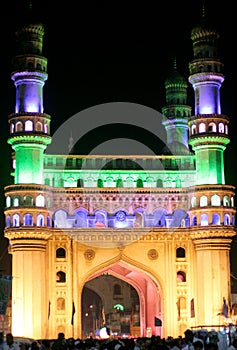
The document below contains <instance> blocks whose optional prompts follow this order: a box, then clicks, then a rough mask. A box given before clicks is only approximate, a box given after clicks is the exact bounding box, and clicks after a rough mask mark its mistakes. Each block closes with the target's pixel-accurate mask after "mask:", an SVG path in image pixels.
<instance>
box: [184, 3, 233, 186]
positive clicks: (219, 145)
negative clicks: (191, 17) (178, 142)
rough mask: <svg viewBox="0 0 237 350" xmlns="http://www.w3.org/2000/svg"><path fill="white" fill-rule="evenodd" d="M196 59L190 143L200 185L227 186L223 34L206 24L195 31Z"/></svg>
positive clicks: (192, 69) (192, 68)
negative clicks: (220, 44)
mask: <svg viewBox="0 0 237 350" xmlns="http://www.w3.org/2000/svg"><path fill="white" fill-rule="evenodd" d="M191 39H192V42H193V53H194V59H193V61H192V62H190V64H189V70H190V77H189V82H190V83H191V84H192V86H193V89H194V97H195V107H194V114H195V115H194V116H193V117H192V118H190V121H189V144H190V145H191V146H192V149H193V151H194V152H195V155H196V170H197V184H224V183H225V177H224V157H223V153H224V150H225V149H226V145H227V144H228V143H229V141H230V140H229V136H228V122H229V121H228V118H227V116H225V115H223V114H221V103H220V88H221V84H222V83H223V81H224V75H223V72H222V70H223V64H222V63H221V61H220V59H219V58H218V39H219V34H218V33H217V31H216V30H215V29H213V28H212V27H210V26H208V25H207V23H206V15H205V9H204V8H203V13H202V20H201V24H200V25H199V26H197V27H195V28H193V30H192V32H191Z"/></svg>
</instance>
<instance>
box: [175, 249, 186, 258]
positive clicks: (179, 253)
mask: <svg viewBox="0 0 237 350" xmlns="http://www.w3.org/2000/svg"><path fill="white" fill-rule="evenodd" d="M176 258H185V249H184V248H182V247H179V248H177V249H176Z"/></svg>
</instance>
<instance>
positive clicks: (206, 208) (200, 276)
mask: <svg viewBox="0 0 237 350" xmlns="http://www.w3.org/2000/svg"><path fill="white" fill-rule="evenodd" d="M191 39H192V42H193V54H194V59H193V60H192V61H191V62H190V64H189V69H190V76H189V82H190V83H191V84H192V86H193V89H194V97H195V101H194V104H195V105H194V116H192V117H191V118H190V120H189V144H190V145H191V146H192V149H193V151H194V152H195V157H196V186H194V187H191V188H190V189H189V191H190V209H189V216H190V222H191V228H190V236H191V238H192V242H193V244H194V255H193V263H194V269H196V272H195V273H196V280H197V285H196V292H194V295H190V299H192V298H193V296H194V300H195V304H196V307H197V308H198V313H197V317H196V320H195V322H196V323H195V324H202V325H216V324H220V322H223V321H221V320H220V316H218V315H219V314H220V311H221V308H222V304H223V298H225V299H226V300H228V301H229V300H230V256H229V252H230V248H231V242H232V237H233V236H234V235H235V219H234V218H235V209H234V205H233V201H234V187H233V186H229V185H225V179H224V159H223V153H224V150H225V148H226V145H227V144H228V143H229V141H230V140H229V136H228V118H227V117H226V116H225V115H222V114H221V103H220V88H221V84H222V82H223V81H224V75H223V73H222V68H223V64H222V63H221V61H220V59H219V58H218V52H217V48H218V39H219V34H218V33H217V31H216V30H215V29H213V28H212V27H210V26H209V25H208V24H207V22H206V16H205V11H204V9H203V13H202V20H201V24H200V25H199V26H196V27H194V28H193V30H192V31H191ZM226 200H227V201H226Z"/></svg>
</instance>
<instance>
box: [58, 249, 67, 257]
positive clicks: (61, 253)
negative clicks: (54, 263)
mask: <svg viewBox="0 0 237 350" xmlns="http://www.w3.org/2000/svg"><path fill="white" fill-rule="evenodd" d="M56 258H57V259H63V258H66V250H65V249H64V248H58V249H57V250H56Z"/></svg>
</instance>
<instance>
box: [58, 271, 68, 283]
mask: <svg viewBox="0 0 237 350" xmlns="http://www.w3.org/2000/svg"><path fill="white" fill-rule="evenodd" d="M56 282H58V283H62V282H66V274H65V272H63V271H58V272H57V274H56Z"/></svg>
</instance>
